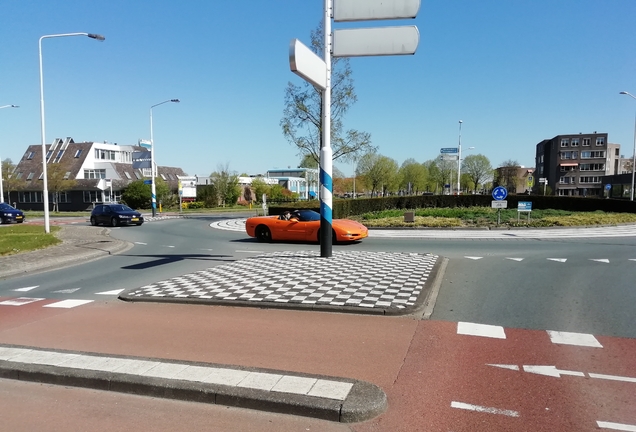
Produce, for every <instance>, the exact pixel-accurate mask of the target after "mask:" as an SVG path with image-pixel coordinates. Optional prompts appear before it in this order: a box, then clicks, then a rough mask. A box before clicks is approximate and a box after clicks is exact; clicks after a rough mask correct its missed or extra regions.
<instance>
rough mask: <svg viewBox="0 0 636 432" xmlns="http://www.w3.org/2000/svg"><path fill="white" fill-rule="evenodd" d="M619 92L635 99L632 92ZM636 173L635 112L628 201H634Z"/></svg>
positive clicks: (635, 116)
mask: <svg viewBox="0 0 636 432" xmlns="http://www.w3.org/2000/svg"><path fill="white" fill-rule="evenodd" d="M620 94H624V95H627V96H630V97H631V98H633V99H636V96H634V95H633V94H631V93H629V92H626V91H622V92H621V93H620ZM635 173H636V114H635V115H634V154H633V156H632V185H631V187H630V188H629V189H630V197H629V200H630V201H634V186H635V185H634V174H635Z"/></svg>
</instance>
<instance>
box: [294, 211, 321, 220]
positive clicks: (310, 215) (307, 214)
mask: <svg viewBox="0 0 636 432" xmlns="http://www.w3.org/2000/svg"><path fill="white" fill-rule="evenodd" d="M292 217H295V218H296V219H298V220H299V221H302V222H309V221H319V220H320V213H316V212H315V211H313V210H296V211H295V212H293V213H292Z"/></svg>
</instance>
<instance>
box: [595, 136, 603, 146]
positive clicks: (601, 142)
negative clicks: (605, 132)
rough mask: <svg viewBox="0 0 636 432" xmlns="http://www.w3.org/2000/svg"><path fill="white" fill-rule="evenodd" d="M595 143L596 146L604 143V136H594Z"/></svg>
mask: <svg viewBox="0 0 636 432" xmlns="http://www.w3.org/2000/svg"><path fill="white" fill-rule="evenodd" d="M596 145H597V146H602V145H605V138H604V137H596Z"/></svg>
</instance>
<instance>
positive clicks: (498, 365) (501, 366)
mask: <svg viewBox="0 0 636 432" xmlns="http://www.w3.org/2000/svg"><path fill="white" fill-rule="evenodd" d="M486 366H493V367H496V368H501V369H510V370H513V371H518V370H519V366H517V365H506V364H487V365H486Z"/></svg>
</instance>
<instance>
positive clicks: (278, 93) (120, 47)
mask: <svg viewBox="0 0 636 432" xmlns="http://www.w3.org/2000/svg"><path fill="white" fill-rule="evenodd" d="M322 4H323V2H322V0H275V1H265V0H243V1H241V0H236V1H223V2H222V1H208V0H190V1H183V2H177V1H165V0H152V1H151V0H135V1H130V0H108V1H102V2H93V1H86V0H83V1H79V0H57V1H42V0H3V1H2V2H1V3H0V106H2V105H6V104H16V105H20V107H21V108H19V109H3V110H0V137H1V144H0V157H1V158H2V159H5V158H11V159H12V160H13V161H14V163H15V162H17V161H19V160H20V158H21V157H22V155H23V153H24V151H25V149H26V147H27V146H28V145H30V144H39V143H40V115H39V98H40V96H39V72H38V39H39V38H40V36H43V35H48V34H57V33H70V32H89V33H99V34H103V35H104V36H105V37H106V41H105V42H97V41H94V40H92V39H88V38H85V37H69V38H55V39H47V40H44V42H43V57H44V93H45V104H46V137H47V142H48V143H50V142H52V141H53V139H55V138H57V137H60V138H63V137H66V136H71V137H73V138H74V139H75V141H98V142H99V141H108V142H113V143H115V142H116V143H119V144H135V143H137V140H138V139H140V138H143V139H148V138H149V136H150V125H149V109H150V106H151V105H154V104H156V103H159V102H162V101H164V100H166V99H171V98H179V99H181V103H180V104H165V105H162V106H160V107H156V108H155V109H154V110H153V118H154V138H155V144H156V149H157V153H156V154H157V161H158V163H159V164H161V165H169V166H179V167H182V168H183V169H184V170H185V171H186V172H187V173H188V174H190V175H193V174H197V175H209V174H210V173H211V172H213V171H215V170H216V169H217V168H218V167H219V166H220V165H225V164H229V167H230V169H231V170H233V171H237V172H239V173H241V172H247V173H249V174H257V173H264V172H265V171H266V170H267V169H269V168H275V167H285V166H292V167H295V166H297V165H298V163H299V160H300V158H299V157H298V156H297V150H296V148H295V147H294V146H292V145H290V144H289V143H287V141H286V140H285V139H284V137H283V136H282V133H281V129H280V126H279V122H280V119H281V117H282V112H283V101H284V91H285V87H286V85H287V83H288V82H289V81H291V82H294V83H297V84H300V83H302V79H301V78H299V77H297V76H296V75H294V74H293V73H292V72H290V70H289V58H288V50H289V48H288V47H289V42H290V40H291V39H292V38H298V39H300V40H301V41H303V42H305V43H307V44H308V43H309V34H310V31H311V30H312V29H314V28H315V27H316V26H317V25H318V23H319V21H320V19H321V14H322ZM402 24H404V25H412V24H415V25H417V26H418V28H419V31H420V45H419V48H418V51H417V53H416V54H415V55H414V56H406V57H368V58H355V59H352V60H351V65H352V69H353V77H354V80H355V86H356V92H357V95H358V102H357V104H355V105H354V106H353V107H352V109H351V110H350V112H349V114H348V115H347V117H346V118H345V127H346V128H352V129H358V130H361V131H366V132H369V133H370V134H371V137H372V141H373V144H374V145H376V146H378V147H379V153H381V154H383V155H386V156H389V157H391V158H394V159H396V160H397V162H398V163H400V164H401V163H402V162H403V161H404V160H405V159H407V158H410V157H413V158H415V159H416V160H418V161H420V162H424V161H426V160H428V159H432V158H434V157H436V156H438V155H439V149H440V148H441V147H451V146H455V145H456V144H457V141H458V121H459V120H460V119H461V120H462V121H463V126H462V146H463V148H464V149H465V148H466V147H475V150H472V151H471V153H472V154H477V153H479V154H483V155H485V156H487V157H488V158H489V159H490V160H491V163H492V164H493V166H497V165H499V164H501V162H503V161H504V160H508V159H515V160H517V161H518V162H519V163H521V164H522V165H525V166H533V165H534V149H535V144H536V143H538V142H539V141H541V140H542V139H545V138H552V137H553V136H555V135H558V134H567V133H578V132H583V133H589V132H593V131H598V132H607V133H608V134H609V141H610V142H612V143H618V144H621V146H622V151H621V153H623V154H625V155H627V156H629V155H631V154H632V148H633V139H634V137H633V133H634V114H635V112H636V100H634V99H631V98H630V97H628V96H624V95H619V92H620V91H629V92H631V93H633V94H635V95H636V1H634V0H533V1H520V0H482V1H466V0H423V2H422V6H421V8H420V13H419V15H418V17H417V18H416V19H415V20H408V21H396V22H371V23H365V24H364V26H379V25H402ZM358 26H359V25H358ZM346 27H351V24H347V23H338V24H335V25H334V28H346ZM465 154H466V153H465ZM335 165H336V166H338V167H339V168H340V169H341V170H342V171H343V172H345V173H346V174H350V173H351V171H352V167H351V166H348V165H342V164H339V163H338V162H335Z"/></svg>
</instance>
